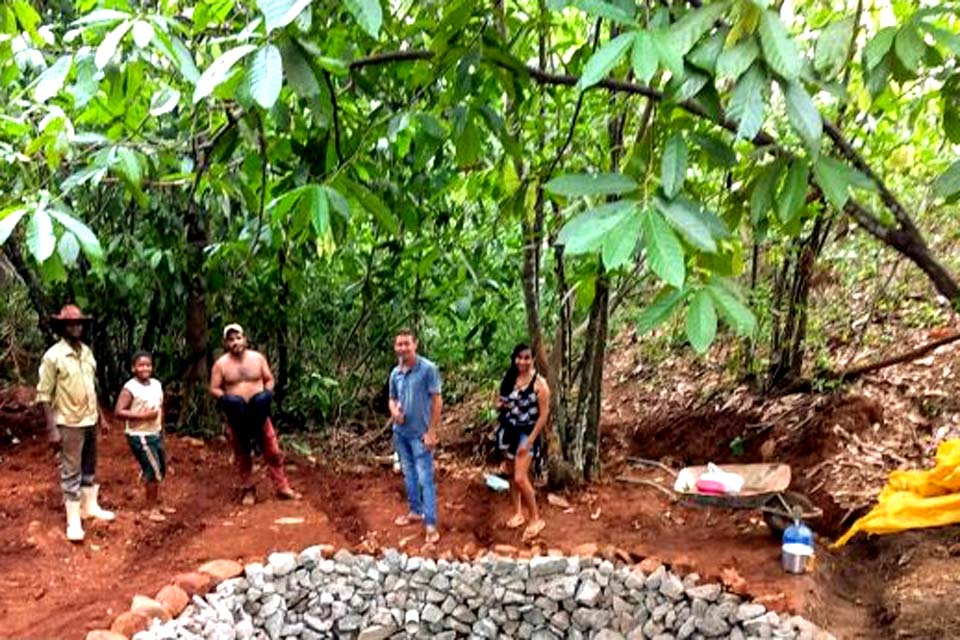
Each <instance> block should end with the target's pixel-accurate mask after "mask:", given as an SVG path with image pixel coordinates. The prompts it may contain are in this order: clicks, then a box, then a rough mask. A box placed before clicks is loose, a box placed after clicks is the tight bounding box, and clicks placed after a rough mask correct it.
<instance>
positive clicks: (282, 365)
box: [274, 244, 290, 414]
mask: <svg viewBox="0 0 960 640" xmlns="http://www.w3.org/2000/svg"><path fill="white" fill-rule="evenodd" d="M277 264H278V267H279V269H278V272H279V276H280V292H279V295H278V296H277V309H278V311H279V313H280V323H279V325H280V326H279V328H278V331H277V384H276V386H275V387H274V406H275V407H276V411H277V413H278V414H280V413H282V412H283V400H284V398H286V396H287V383H288V381H289V379H290V346H289V345H290V342H289V340H290V318H289V316H288V315H287V310H288V309H289V308H290V283H289V282H288V281H287V276H286V274H285V273H284V272H285V270H286V265H287V248H286V245H285V244H284V245H282V246H281V248H280V251H279V253H278V254H277Z"/></svg>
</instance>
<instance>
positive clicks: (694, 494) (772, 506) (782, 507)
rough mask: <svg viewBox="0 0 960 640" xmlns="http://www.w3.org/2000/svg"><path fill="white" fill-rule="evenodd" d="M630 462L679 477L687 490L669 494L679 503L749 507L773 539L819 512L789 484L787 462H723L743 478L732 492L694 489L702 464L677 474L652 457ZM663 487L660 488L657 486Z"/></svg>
mask: <svg viewBox="0 0 960 640" xmlns="http://www.w3.org/2000/svg"><path fill="white" fill-rule="evenodd" d="M630 461H631V462H633V463H636V464H641V465H644V466H656V467H659V468H661V469H664V470H666V471H668V472H670V473H672V474H673V475H674V476H678V477H683V478H684V483H683V484H684V485H686V487H691V488H689V489H686V488H685V489H683V490H678V489H677V488H674V489H673V491H672V493H673V494H674V495H675V496H676V497H677V499H678V500H679V502H681V503H682V504H687V505H691V506H696V507H717V508H720V509H750V510H755V511H759V512H760V513H761V514H762V515H763V521H764V522H765V523H766V524H767V527H769V528H770V533H771V534H772V535H774V536H776V537H777V538H779V537H781V536H782V535H783V531H784V529H786V528H787V527H788V526H790V525H791V524H792V523H793V521H794V520H796V519H801V520H815V519H817V518H819V517H821V516H822V515H823V510H822V509H820V508H819V507H817V506H815V505H814V504H813V503H812V502H811V501H810V499H809V498H807V497H806V496H805V495H803V494H802V493H797V492H796V491H788V488H789V487H790V479H791V475H792V474H791V471H790V465H787V464H780V463H757V464H725V465H718V466H720V468H721V469H723V470H724V471H728V472H731V473H736V474H737V475H739V476H740V477H742V478H743V487H742V488H741V490H740V492H739V493H735V494H713V493H700V492H698V491H697V490H696V488H694V487H695V486H696V482H697V480H698V479H699V478H700V476H701V475H703V474H704V473H706V472H707V467H706V466H695V467H686V468H684V469H682V470H681V471H680V473H679V474H678V473H677V472H676V471H674V470H673V469H671V468H670V467H667V466H666V465H663V464H660V463H659V462H655V461H652V460H643V459H641V458H631V459H630ZM661 488H663V487H661Z"/></svg>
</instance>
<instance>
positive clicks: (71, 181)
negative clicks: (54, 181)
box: [60, 166, 107, 195]
mask: <svg viewBox="0 0 960 640" xmlns="http://www.w3.org/2000/svg"><path fill="white" fill-rule="evenodd" d="M106 174H107V168H106V167H99V166H92V167H84V168H83V169H80V170H78V171H77V172H75V173H72V174H70V175H69V176H67V179H66V180H64V181H63V182H61V183H60V195H66V194H68V193H70V191H72V190H73V189H74V188H76V187H79V186H80V185H84V184H87V183H90V184H93V185H98V184H100V181H101V180H103V177H104V176H105V175H106Z"/></svg>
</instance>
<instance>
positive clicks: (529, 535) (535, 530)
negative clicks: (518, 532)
mask: <svg viewBox="0 0 960 640" xmlns="http://www.w3.org/2000/svg"><path fill="white" fill-rule="evenodd" d="M546 526H547V523H546V521H545V520H544V519H543V518H540V519H539V520H537V521H535V522H531V523H530V526H529V527H527V528H526V529H525V530H524V531H523V539H524V540H533V539H534V538H536V537H537V536H538V535H540V533H541V532H542V531H543V530H544V528H545V527H546Z"/></svg>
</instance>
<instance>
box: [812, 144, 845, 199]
mask: <svg viewBox="0 0 960 640" xmlns="http://www.w3.org/2000/svg"><path fill="white" fill-rule="evenodd" d="M846 169H847V166H846V165H845V164H844V163H842V162H840V161H839V160H834V159H833V158H828V157H826V156H821V157H820V158H818V159H817V162H816V163H815V164H814V165H813V175H814V177H816V179H817V184H819V185H820V189H822V190H823V194H824V195H825V196H826V197H827V200H829V201H830V204H832V205H833V206H834V207H836V209H837V210H838V211H843V207H844V205H846V204H847V200H849V199H850V182H849V180H848V177H849V176H848V173H847V171H846Z"/></svg>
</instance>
